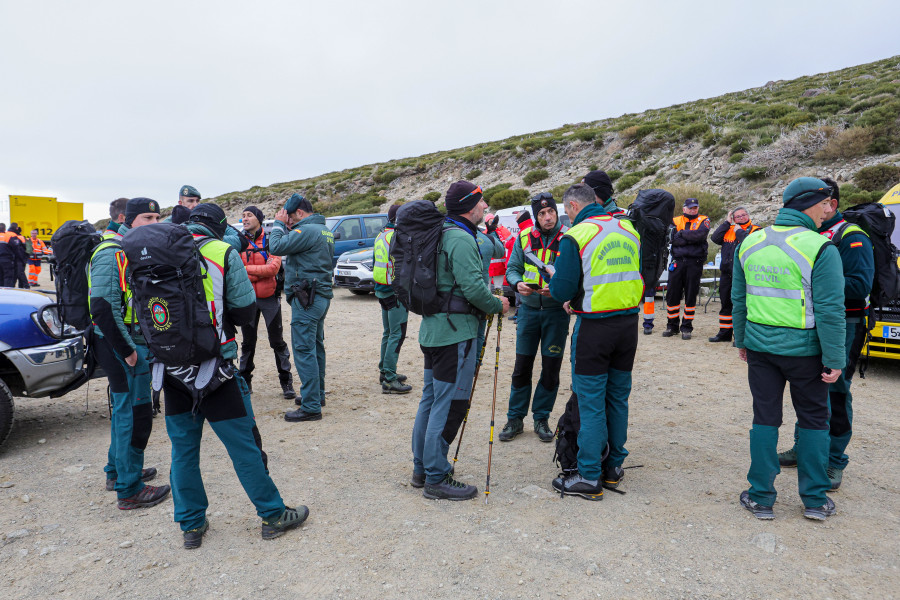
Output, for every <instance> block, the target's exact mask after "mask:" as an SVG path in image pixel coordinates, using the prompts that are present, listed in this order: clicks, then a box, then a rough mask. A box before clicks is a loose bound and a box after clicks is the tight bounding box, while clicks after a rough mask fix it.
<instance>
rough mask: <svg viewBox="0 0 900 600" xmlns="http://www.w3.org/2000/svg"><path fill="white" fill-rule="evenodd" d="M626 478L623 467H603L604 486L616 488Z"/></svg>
mask: <svg viewBox="0 0 900 600" xmlns="http://www.w3.org/2000/svg"><path fill="white" fill-rule="evenodd" d="M623 479H625V469H623V468H622V467H610V468H606V469H603V487H605V488H609V489H611V490H614V489H616V488H618V487H619V484H620V483H622V480H623Z"/></svg>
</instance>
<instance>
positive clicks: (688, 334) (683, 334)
mask: <svg viewBox="0 0 900 600" xmlns="http://www.w3.org/2000/svg"><path fill="white" fill-rule="evenodd" d="M681 339H683V340H689V339H691V332H690V331H682V332H681Z"/></svg>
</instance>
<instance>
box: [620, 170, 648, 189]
mask: <svg viewBox="0 0 900 600" xmlns="http://www.w3.org/2000/svg"><path fill="white" fill-rule="evenodd" d="M643 178H644V175H643V173H640V172H638V173H629V174H628V175H622V176H621V177H620V178H619V181H617V182H616V191H617V192H624V191H625V190H627V189H628V188H630V187H633V186H634V184H636V183H637V182H638V181H640V180H641V179H643Z"/></svg>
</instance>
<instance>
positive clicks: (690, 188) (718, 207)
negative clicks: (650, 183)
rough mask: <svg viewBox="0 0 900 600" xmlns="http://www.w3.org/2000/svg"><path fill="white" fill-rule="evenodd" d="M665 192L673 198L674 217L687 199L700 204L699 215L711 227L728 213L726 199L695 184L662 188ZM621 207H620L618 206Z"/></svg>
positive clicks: (681, 184)
mask: <svg viewBox="0 0 900 600" xmlns="http://www.w3.org/2000/svg"><path fill="white" fill-rule="evenodd" d="M663 189H665V190H666V191H667V192H669V193H671V194H672V195H673V196H675V216H676V217H677V216H678V215H679V214H681V209H680V208H679V207H681V206H683V205H684V201H685V200H687V199H688V198H696V199H697V201H698V202H699V203H700V214H701V215H706V216H707V217H709V222H710V225H711V226H712V227H715V226H716V223H718V222H719V221H721V220H722V219H723V218H724V217H725V215H726V214H728V211H727V210H726V208H725V205H726V199H725V198H724V197H723V196H719V195H718V194H714V193H712V192H710V191H707V190H705V189H704V188H702V187H700V186H699V185H696V184H683V183H679V184H674V185H666V186H663ZM620 206H621V205H620Z"/></svg>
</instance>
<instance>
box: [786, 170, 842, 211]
mask: <svg viewBox="0 0 900 600" xmlns="http://www.w3.org/2000/svg"><path fill="white" fill-rule="evenodd" d="M829 197H831V186H830V185H828V184H827V183H825V182H824V181H822V180H821V179H817V178H815V177H798V178H797V179H795V180H793V181H792V182H790V183H789V184H788V186H787V187H786V188H784V194H782V197H781V199H782V201H783V202H784V207H785V208H793V209H795V210H806V209H807V208H809V207H810V206H812V205H813V204H817V203H819V202H821V201H822V200H824V199H825V198H829Z"/></svg>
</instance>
